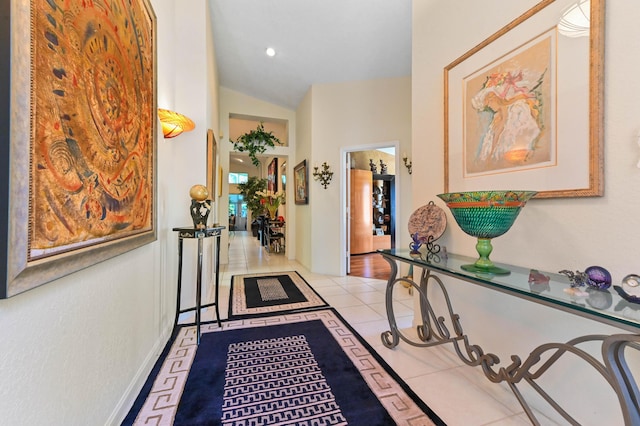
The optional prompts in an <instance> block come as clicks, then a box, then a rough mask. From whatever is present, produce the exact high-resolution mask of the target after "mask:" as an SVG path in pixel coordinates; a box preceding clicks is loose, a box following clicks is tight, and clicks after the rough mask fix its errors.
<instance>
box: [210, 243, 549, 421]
mask: <svg viewBox="0 0 640 426" xmlns="http://www.w3.org/2000/svg"><path fill="white" fill-rule="evenodd" d="M277 271H298V272H299V273H300V274H301V275H302V276H303V277H304V278H305V279H306V280H307V282H308V283H309V284H311V286H312V287H313V288H314V289H315V290H316V291H317V292H318V293H320V295H321V296H322V297H323V298H324V299H325V300H326V301H327V303H329V304H330V305H331V306H332V307H334V308H335V309H337V310H338V312H340V314H341V315H342V316H343V317H344V318H345V319H346V320H347V321H348V322H349V324H351V326H352V327H354V328H355V329H356V330H357V331H358V333H359V334H360V335H361V336H362V337H364V338H365V339H366V340H367V342H368V343H369V344H370V345H371V346H372V347H373V348H374V349H375V350H376V351H377V352H378V353H379V354H380V355H381V356H382V357H383V358H384V359H385V361H386V362H387V363H388V364H389V365H390V366H391V367H392V368H393V369H394V370H395V371H396V372H397V373H398V375H399V376H400V377H402V378H403V379H404V381H405V382H406V383H407V384H408V385H409V386H411V388H412V389H413V390H414V391H415V392H416V394H417V395H418V396H420V397H421V398H422V399H423V400H424V401H425V402H426V403H427V404H428V405H429V406H430V407H431V408H432V409H433V410H434V411H435V412H436V413H437V414H438V415H439V416H440V417H441V418H442V419H443V420H444V421H445V422H446V423H447V424H448V425H465V426H471V425H501V426H502V425H529V424H531V423H530V421H529V419H528V418H527V416H526V415H525V414H524V412H523V410H522V408H521V407H520V404H518V402H517V400H516V398H515V397H514V396H513V394H512V393H511V391H510V390H509V388H508V387H507V386H506V385H504V384H494V383H491V382H489V381H488V380H487V379H486V378H485V377H484V375H483V374H482V372H481V370H480V369H479V368H478V367H469V366H467V365H465V364H463V363H462V362H461V361H460V360H459V359H458V358H457V356H456V355H455V354H453V353H452V352H451V351H450V349H448V348H446V347H442V346H441V347H432V348H416V347H413V346H410V345H408V344H406V343H404V342H402V341H401V342H400V344H399V345H398V346H397V347H396V348H395V349H388V348H386V347H385V346H383V345H382V342H381V340H380V334H381V333H382V332H384V331H387V330H389V324H388V322H387V320H386V310H385V303H384V289H385V286H386V282H385V281H382V280H376V279H371V278H360V277H353V276H346V277H337V276H328V275H319V274H314V273H311V272H309V271H308V270H307V269H306V268H304V267H303V266H302V265H300V264H299V263H297V262H295V261H289V260H288V259H287V258H286V256H285V255H283V254H269V253H267V252H266V251H265V250H264V249H263V248H262V247H260V245H259V242H258V240H257V239H256V238H254V237H252V236H251V235H250V233H247V232H236V233H235V235H232V236H231V237H230V243H229V263H228V264H225V265H221V279H220V306H219V308H220V315H221V316H222V318H226V315H227V310H228V300H229V287H230V281H231V277H232V276H233V275H236V274H243V273H256V272H267V273H268V272H277ZM394 310H395V312H396V317H397V322H398V327H400V328H403V329H405V328H406V330H407V331H405V333H406V334H407V335H408V334H410V333H411V329H412V328H413V327H412V320H413V300H412V296H411V295H410V294H409V292H408V290H407V291H406V292H404V291H403V292H399V293H398V294H397V295H396V297H395V305H394ZM203 319H204V320H206V319H207V317H206V315H203ZM536 415H539V414H536ZM539 416H540V417H539V419H540V421H541V422H542V423H543V424H555V423H554V422H552V421H551V420H549V419H546V418H544V417H543V416H542V415H539ZM543 419H544V420H543Z"/></svg>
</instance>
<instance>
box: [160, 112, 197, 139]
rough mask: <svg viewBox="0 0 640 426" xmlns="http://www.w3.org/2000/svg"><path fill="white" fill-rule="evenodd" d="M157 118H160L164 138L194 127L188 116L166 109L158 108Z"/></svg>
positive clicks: (169, 137) (173, 136)
mask: <svg viewBox="0 0 640 426" xmlns="http://www.w3.org/2000/svg"><path fill="white" fill-rule="evenodd" d="M158 118H160V124H161V125H162V133H163V134H164V138H165V139H171V138H175V137H176V136H178V135H179V134H180V133H182V132H189V131H191V130H193V129H195V128H196V125H195V123H194V122H193V121H191V119H190V118H189V117H187V116H184V115H182V114H178V113H177V112H173V111H169V110H168V109H162V108H158Z"/></svg>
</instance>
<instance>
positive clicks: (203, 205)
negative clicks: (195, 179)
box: [189, 185, 211, 229]
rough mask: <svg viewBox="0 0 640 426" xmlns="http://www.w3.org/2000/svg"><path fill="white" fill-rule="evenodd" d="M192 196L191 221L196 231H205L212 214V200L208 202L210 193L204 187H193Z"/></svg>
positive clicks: (190, 191) (190, 192)
mask: <svg viewBox="0 0 640 426" xmlns="http://www.w3.org/2000/svg"><path fill="white" fill-rule="evenodd" d="M189 195H190V196H191V208H190V209H189V211H190V213H191V219H192V220H193V227H194V228H196V229H204V228H206V227H207V219H208V218H209V213H210V212H211V200H207V197H208V196H209V191H208V190H207V188H206V187H205V186H204V185H193V186H192V187H191V189H190V190H189Z"/></svg>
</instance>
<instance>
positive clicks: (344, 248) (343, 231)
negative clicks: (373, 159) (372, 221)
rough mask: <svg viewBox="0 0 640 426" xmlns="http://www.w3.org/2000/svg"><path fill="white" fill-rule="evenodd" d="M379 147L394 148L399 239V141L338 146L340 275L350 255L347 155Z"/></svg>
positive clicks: (349, 179) (346, 267)
mask: <svg viewBox="0 0 640 426" xmlns="http://www.w3.org/2000/svg"><path fill="white" fill-rule="evenodd" d="M380 148H395V156H394V161H395V170H396V174H395V185H396V191H395V194H394V197H393V198H394V203H395V206H396V217H395V218H394V220H395V221H396V226H395V234H396V235H395V237H396V238H395V241H396V244H397V242H398V241H399V238H398V229H399V226H398V225H399V224H398V221H397V218H399V217H401V216H400V210H401V206H400V202H399V199H398V196H399V194H400V190H399V189H400V187H401V185H402V176H401V173H400V154H399V152H400V141H398V140H395V141H388V142H378V143H372V144H366V145H357V146H349V147H342V148H340V174H341V176H340V178H341V179H340V182H343V184H342V185H340V217H341V220H340V241H345V242H346V243H345V244H341V245H340V275H342V276H345V275H347V271H348V270H349V257H350V246H351V241H350V235H349V233H348V230H349V212H348V211H347V206H348V205H349V200H348V197H349V192H348V191H349V188H350V186H351V176H350V174H349V170H348V169H347V164H348V161H347V156H348V154H350V153H352V152H358V151H373V150H376V149H380Z"/></svg>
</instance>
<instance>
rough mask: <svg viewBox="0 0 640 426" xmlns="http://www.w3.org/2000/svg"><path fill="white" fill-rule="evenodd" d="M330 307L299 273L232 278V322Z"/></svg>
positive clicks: (248, 275) (230, 302) (230, 293)
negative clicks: (233, 320)
mask: <svg viewBox="0 0 640 426" xmlns="http://www.w3.org/2000/svg"><path fill="white" fill-rule="evenodd" d="M326 306H327V303H326V302H325V301H324V300H323V299H322V297H320V295H319V294H318V293H316V291H315V290H314V289H313V288H311V286H310V285H309V284H308V283H307V282H306V281H305V280H304V278H302V276H301V275H300V274H298V273H297V272H277V273H273V274H264V273H262V274H246V275H234V276H233V278H231V291H230V292H229V318H231V319H238V318H248V317H251V316H265V315H269V314H273V313H276V314H281V313H284V312H293V311H299V310H305V309H311V308H318V307H326Z"/></svg>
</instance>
